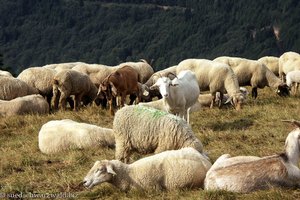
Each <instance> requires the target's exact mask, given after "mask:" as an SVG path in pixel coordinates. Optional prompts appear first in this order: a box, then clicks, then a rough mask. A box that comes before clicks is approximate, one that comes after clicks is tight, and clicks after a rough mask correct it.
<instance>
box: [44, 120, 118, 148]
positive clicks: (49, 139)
mask: <svg viewBox="0 0 300 200" xmlns="http://www.w3.org/2000/svg"><path fill="white" fill-rule="evenodd" d="M114 145H115V140H114V134H113V130H112V129H108V128H102V127H99V126H96V125H92V124H87V123H79V122H75V121H72V120H70V119H63V120H52V121H49V122H47V123H45V124H44V125H43V126H42V127H41V130H40V132H39V149H40V150H41V152H43V153H45V154H55V153H60V152H62V151H67V150H70V149H75V148H80V149H86V148H95V147H96V146H102V147H114Z"/></svg>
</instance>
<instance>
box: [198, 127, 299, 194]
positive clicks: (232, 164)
mask: <svg viewBox="0 0 300 200" xmlns="http://www.w3.org/2000/svg"><path fill="white" fill-rule="evenodd" d="M292 122H293V123H294V124H295V125H297V126H298V128H297V129H295V130H293V131H292V132H290V133H289V135H288V136H287V138H286V141H285V153H282V154H280V155H272V156H266V157H262V158H259V157H255V156H249V157H248V156H238V157H231V156H230V155H229V154H225V155H222V156H221V157H219V158H218V159H217V160H216V162H215V163H214V164H213V165H212V167H211V168H210V169H209V170H208V172H207V174H206V178H205V183H204V188H205V189H206V190H228V191H232V192H242V193H247V192H252V191H255V190H261V189H268V188H271V187H274V186H280V187H300V169H299V167H298V163H299V159H300V151H299V149H300V129H299V127H300V122H299V121H292Z"/></svg>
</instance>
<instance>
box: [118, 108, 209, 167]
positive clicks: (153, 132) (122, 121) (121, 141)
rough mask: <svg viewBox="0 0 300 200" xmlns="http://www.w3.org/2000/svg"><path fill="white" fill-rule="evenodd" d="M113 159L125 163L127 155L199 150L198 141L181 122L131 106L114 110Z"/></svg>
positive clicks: (170, 115) (200, 150)
mask: <svg viewBox="0 0 300 200" xmlns="http://www.w3.org/2000/svg"><path fill="white" fill-rule="evenodd" d="M113 130H114V134H115V140H116V153H115V158H116V159H117V160H121V161H123V162H125V163H127V162H128V161H129V157H130V155H131V153H133V152H138V153H142V154H147V153H153V152H154V153H160V152H162V151H165V150H172V149H174V150H176V149H180V148H183V147H193V148H195V149H196V150H197V151H199V152H200V153H201V152H202V151H203V146H202V143H201V141H200V140H199V139H198V138H197V137H196V136H195V135H194V133H193V131H192V129H191V127H190V126H189V125H188V124H187V122H186V121H185V120H183V119H182V118H180V117H177V116H175V115H173V114H169V113H167V112H163V111H160V110H157V109H153V108H149V107H144V106H139V105H131V106H125V107H123V108H121V109H120V110H118V111H117V112H116V114H115V117H114V121H113Z"/></svg>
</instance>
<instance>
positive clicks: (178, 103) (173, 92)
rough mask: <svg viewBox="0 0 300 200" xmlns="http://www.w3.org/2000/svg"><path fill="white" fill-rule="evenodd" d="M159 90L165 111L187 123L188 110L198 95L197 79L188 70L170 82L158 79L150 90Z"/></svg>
mask: <svg viewBox="0 0 300 200" xmlns="http://www.w3.org/2000/svg"><path fill="white" fill-rule="evenodd" d="M157 87H158V88H159V91H160V93H161V95H162V97H163V100H164V101H163V102H164V104H165V106H166V107H167V108H168V109H167V111H168V112H170V113H172V114H174V115H179V116H180V117H182V118H183V119H186V120H187V122H188V123H189V112H188V109H189V108H190V107H191V106H192V105H193V104H194V103H195V102H196V101H197V98H198V96H199V94H200V89H199V86H198V82H197V78H196V76H195V74H194V73H193V72H192V71H190V70H184V71H181V72H179V74H178V75H177V76H176V77H175V78H174V79H173V80H171V79H170V78H169V77H161V78H159V79H158V80H157V81H156V83H155V84H154V85H152V86H151V87H150V89H155V88H157Z"/></svg>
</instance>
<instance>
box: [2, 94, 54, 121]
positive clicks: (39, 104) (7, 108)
mask: <svg viewBox="0 0 300 200" xmlns="http://www.w3.org/2000/svg"><path fill="white" fill-rule="evenodd" d="M48 113H49V106H48V103H47V101H46V100H45V99H44V98H43V97H42V96H41V95H38V94H32V95H27V96H22V97H17V98H15V99H12V100H9V101H5V100H0V116H13V115H23V114H48Z"/></svg>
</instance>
